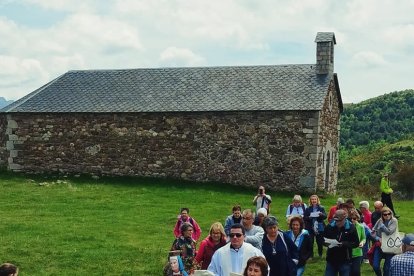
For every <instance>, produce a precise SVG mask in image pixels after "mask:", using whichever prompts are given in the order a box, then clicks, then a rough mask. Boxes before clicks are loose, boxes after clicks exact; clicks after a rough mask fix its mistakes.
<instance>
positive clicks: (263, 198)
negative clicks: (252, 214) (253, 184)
mask: <svg viewBox="0 0 414 276" xmlns="http://www.w3.org/2000/svg"><path fill="white" fill-rule="evenodd" d="M271 203H272V197H271V196H270V195H267V194H266V191H265V188H264V187H263V186H260V187H259V190H258V193H257V195H256V196H255V197H254V198H253V205H255V206H256V212H257V211H258V210H259V209H260V208H265V209H266V210H267V213H268V214H270V204H271Z"/></svg>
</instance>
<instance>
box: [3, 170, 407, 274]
mask: <svg viewBox="0 0 414 276" xmlns="http://www.w3.org/2000/svg"><path fill="white" fill-rule="evenodd" d="M0 189H1V196H0V206H1V207H0V216H1V218H2V223H1V226H0V245H1V248H2V250H1V253H0V256H1V258H0V262H6V261H8V262H12V263H15V264H17V265H18V266H19V267H20V269H21V273H20V274H19V275H23V276H24V275H81V274H84V275H151V276H152V275H154V276H156V275H162V267H163V265H164V264H165V262H166V259H167V254H168V251H169V248H170V246H171V243H172V241H173V239H174V237H173V234H172V229H173V227H174V224H175V221H176V217H177V214H178V212H179V209H180V207H183V206H187V207H189V208H190V215H192V216H193V217H194V218H195V219H196V220H197V221H198V222H199V224H200V226H201V228H202V230H203V233H202V238H204V237H205V236H206V235H207V232H208V229H209V226H210V225H211V224H212V223H213V222H215V221H220V222H222V223H223V222H224V219H225V218H226V216H227V215H229V214H230V213H231V207H232V206H233V205H234V204H236V203H239V204H241V205H242V207H243V208H250V207H253V205H252V202H251V201H252V199H253V195H254V194H255V189H247V188H239V187H234V186H225V185H220V184H195V183H182V182H178V181H167V180H153V179H102V180H98V181H96V180H91V179H71V180H68V179H61V180H60V181H57V180H56V179H42V178H37V179H34V180H33V179H30V178H27V177H24V176H18V175H13V174H7V173H3V174H2V175H0ZM270 194H271V195H272V197H273V203H272V213H273V214H275V215H276V216H277V217H278V218H284V213H285V211H286V208H287V205H288V204H289V203H290V201H291V198H292V196H293V195H292V194H275V193H270ZM303 197H304V198H305V196H303ZM357 200H359V198H356V201H357ZM334 202H335V198H334V197H327V198H324V199H323V201H322V204H323V205H325V206H327V208H329V206H331V205H332V204H334ZM411 204H412V202H408V201H406V202H404V201H399V202H396V203H395V205H396V209H397V211H399V213H400V214H401V219H400V230H401V231H404V232H414V226H413V225H414V218H413V217H412V216H410V211H409V210H410V209H409V207H410V205H411ZM281 221H282V222H281V224H280V225H281V226H282V228H283V226H285V223H284V220H283V219H281ZM315 247H316V246H315ZM324 265H325V262H324V260H318V259H317V258H315V259H314V260H312V261H311V262H309V265H308V266H307V270H306V271H305V275H322V274H323V271H324ZM363 267H364V270H363V271H364V274H363V275H372V270H371V268H370V267H369V265H366V264H363Z"/></svg>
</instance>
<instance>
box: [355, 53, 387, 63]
mask: <svg viewBox="0 0 414 276" xmlns="http://www.w3.org/2000/svg"><path fill="white" fill-rule="evenodd" d="M351 62H352V64H353V65H354V66H357V67H374V66H378V65H385V64H386V61H385V60H384V58H383V57H382V56H381V55H379V54H377V53H374V52H369V51H362V52H358V53H356V54H355V55H354V56H353V57H352V60H351Z"/></svg>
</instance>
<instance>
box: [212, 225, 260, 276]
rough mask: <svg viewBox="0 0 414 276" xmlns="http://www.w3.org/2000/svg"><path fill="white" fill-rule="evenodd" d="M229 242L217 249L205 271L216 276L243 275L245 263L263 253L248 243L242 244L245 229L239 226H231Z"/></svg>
mask: <svg viewBox="0 0 414 276" xmlns="http://www.w3.org/2000/svg"><path fill="white" fill-rule="evenodd" d="M229 236H230V242H229V243H227V244H226V245H225V246H223V247H221V248H220V249H218V250H217V251H216V252H215V253H214V255H213V257H212V258H211V263H210V265H209V266H208V268H207V270H208V271H210V272H212V273H214V275H216V276H228V275H230V273H231V272H233V273H239V274H243V271H244V268H245V267H246V264H247V261H248V260H249V259H250V258H251V257H254V256H262V257H264V255H263V253H262V252H261V251H260V250H259V249H257V248H256V247H254V246H252V245H251V244H249V243H246V242H244V239H245V229H244V227H243V225H241V224H238V223H236V224H233V225H232V226H231V228H230V235H229Z"/></svg>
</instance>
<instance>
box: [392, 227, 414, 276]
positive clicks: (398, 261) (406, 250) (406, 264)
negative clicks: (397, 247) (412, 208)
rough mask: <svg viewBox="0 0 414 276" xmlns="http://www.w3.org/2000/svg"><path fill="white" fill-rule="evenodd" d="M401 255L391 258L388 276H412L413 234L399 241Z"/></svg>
mask: <svg viewBox="0 0 414 276" xmlns="http://www.w3.org/2000/svg"><path fill="white" fill-rule="evenodd" d="M401 243H402V252H403V253H402V254H401V255H396V256H394V257H392V259H391V263H390V276H400V275H411V276H412V275H414V234H413V233H411V234H407V235H405V237H404V238H403V239H402V241H401Z"/></svg>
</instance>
